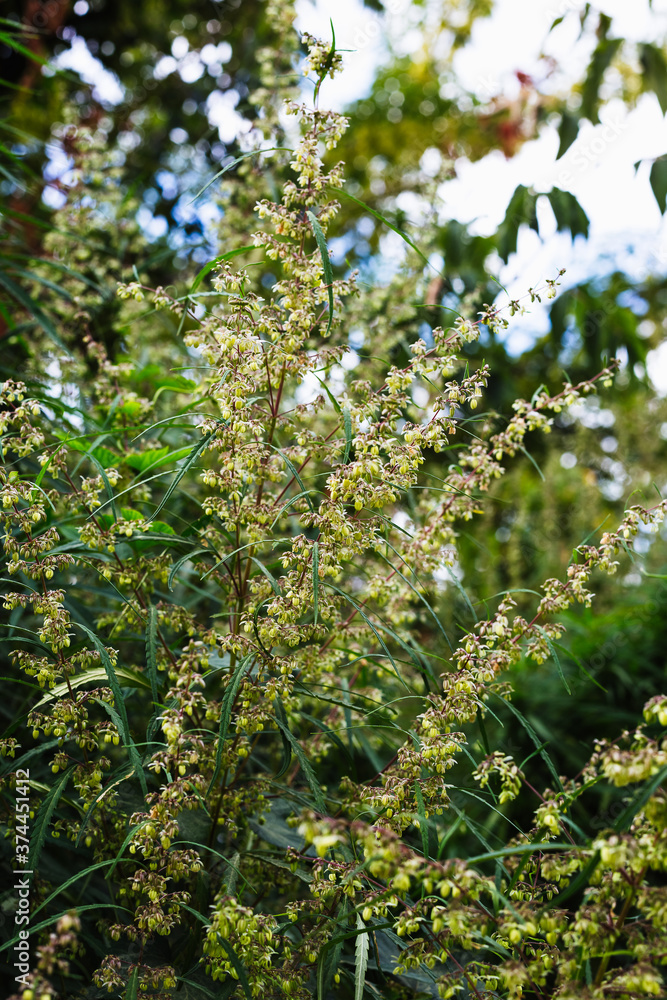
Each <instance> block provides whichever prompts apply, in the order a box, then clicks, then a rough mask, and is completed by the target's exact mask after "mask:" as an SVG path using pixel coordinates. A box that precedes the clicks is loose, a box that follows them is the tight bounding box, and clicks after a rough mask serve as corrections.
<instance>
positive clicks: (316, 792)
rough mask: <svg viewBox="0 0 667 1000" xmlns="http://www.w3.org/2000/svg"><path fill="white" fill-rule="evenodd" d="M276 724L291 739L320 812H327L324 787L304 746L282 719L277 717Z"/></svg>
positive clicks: (290, 741)
mask: <svg viewBox="0 0 667 1000" xmlns="http://www.w3.org/2000/svg"><path fill="white" fill-rule="evenodd" d="M276 724H277V725H278V727H279V728H280V730H281V731H282V733H283V734H284V735H285V738H286V739H287V740H289V743H290V746H291V747H292V750H293V751H294V756H295V757H296V759H297V760H298V762H299V764H300V765H301V770H302V771H303V773H304V775H305V776H306V781H307V782H308V784H309V786H310V790H311V792H312V793H313V798H314V799H315V805H316V807H317V811H318V812H320V813H326V809H327V807H326V803H325V801H324V796H323V795H322V789H321V788H320V786H319V784H318V782H317V778H316V776H315V772H314V771H313V769H312V767H311V765H310V761H309V760H308V758H307V757H306V755H305V753H304V752H303V747H302V746H301V744H300V743H299V741H298V740H297V739H295V737H294V736H293V735H292V733H291V732H290V730H289V728H288V726H286V725H285V724H284V723H282V722H281V721H280V719H278V718H276Z"/></svg>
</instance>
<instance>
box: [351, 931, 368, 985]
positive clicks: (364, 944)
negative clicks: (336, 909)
mask: <svg viewBox="0 0 667 1000" xmlns="http://www.w3.org/2000/svg"><path fill="white" fill-rule="evenodd" d="M357 929H358V930H361V931H364V932H365V933H363V934H359V936H358V937H357V940H356V942H355V945H354V1000H362V998H363V995H364V985H365V983H366V969H367V968H368V932H367V931H366V924H365V923H364V922H363V920H362V919H361V917H360V915H359V914H358V913H357Z"/></svg>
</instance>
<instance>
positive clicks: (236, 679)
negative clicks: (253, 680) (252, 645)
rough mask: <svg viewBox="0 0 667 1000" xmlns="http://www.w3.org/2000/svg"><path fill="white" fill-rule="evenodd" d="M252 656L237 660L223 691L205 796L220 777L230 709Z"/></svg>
mask: <svg viewBox="0 0 667 1000" xmlns="http://www.w3.org/2000/svg"><path fill="white" fill-rule="evenodd" d="M254 655H255V654H254V653H249V654H248V656H245V657H244V658H243V659H242V660H239V662H238V663H237V665H236V668H235V670H234V672H233V674H232V675H231V676H230V678H229V683H228V684H227V688H226V689H225V693H224V696H223V699H222V704H221V706H220V726H219V729H218V746H217V749H216V754H215V766H214V768H213V776H212V778H211V781H210V784H209V786H208V793H207V795H209V794H210V792H211V789H212V788H213V786H214V785H215V783H216V782H217V780H218V777H219V776H220V768H221V762H222V750H223V747H224V744H225V739H226V738H227V730H228V729H229V723H230V721H231V717H232V707H233V705H234V701H235V700H236V695H237V694H238V690H239V688H240V687H241V681H242V680H243V677H244V674H245V671H246V668H247V665H248V663H250V662H251V661H252V660H253V658H254Z"/></svg>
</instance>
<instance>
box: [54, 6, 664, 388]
mask: <svg viewBox="0 0 667 1000" xmlns="http://www.w3.org/2000/svg"><path fill="white" fill-rule="evenodd" d="M439 4H441V0H426V7H427V10H428V7H429V6H430V7H431V9H435V8H436V6H437V5H439ZM583 7H584V2H583V0H497V2H496V5H495V8H494V12H493V14H492V16H491V17H490V18H486V19H481V20H478V21H477V22H476V24H475V27H474V29H473V36H472V39H471V42H470V43H469V44H468V45H467V46H466V47H465V48H464V49H462V50H461V51H460V52H459V53H458V54H457V55H456V56H455V61H454V70H455V73H456V75H457V78H458V79H459V81H460V82H461V85H462V86H463V87H464V88H466V89H468V90H471V91H474V92H475V93H476V94H477V95H478V96H479V97H480V98H482V99H490V98H492V97H494V96H496V95H499V94H505V95H509V96H511V95H512V93H513V91H514V90H515V89H516V87H517V81H516V76H515V71H516V70H522V71H523V72H527V73H533V72H539V70H538V61H537V56H538V53H539V52H540V50H541V49H542V48H543V47H544V46H545V41H546V48H545V51H546V52H547V53H548V54H549V55H552V56H553V57H554V58H555V59H556V60H557V62H558V65H559V71H560V73H561V74H562V77H563V78H564V79H568V78H571V79H576V78H577V77H579V76H580V75H581V72H582V70H583V68H584V67H585V65H586V62H587V58H588V55H589V53H590V49H587V48H586V45H585V44H584V45H581V44H580V45H577V44H575V43H576V36H577V33H578V24H579V19H578V16H577V15H578V14H579V13H580V12H581V10H582V9H583ZM594 7H595V8H596V9H599V10H601V11H603V12H604V13H606V14H608V15H609V16H611V17H612V18H613V23H612V34H620V35H623V36H624V37H627V38H631V39H636V40H646V41H655V40H657V39H660V38H661V37H664V36H665V35H667V0H653V6H652V7H650V6H649V0H598V2H596V3H595V4H594ZM385 8H386V11H387V13H386V15H384V17H380V16H379V15H377V14H375V13H373V12H371V11H369V10H368V9H366V8H365V7H364V6H363V4H362V2H361V0H336V4H335V5H332V4H331V2H330V0H297V11H298V21H297V25H298V27H299V28H300V29H301V30H307V31H310V32H311V33H313V34H315V35H318V36H320V37H325V38H329V37H331V24H330V20H333V25H334V28H335V32H336V45H337V48H338V49H339V50H343V53H344V55H343V59H344V68H345V71H344V72H343V73H342V74H341V75H340V76H338V77H337V78H336V79H335V80H333V81H331V80H327V81H326V83H325V84H324V86H323V88H322V103H323V104H326V105H328V106H329V107H332V108H335V109H337V110H341V109H342V108H344V106H345V105H346V104H347V103H349V102H351V101H353V100H355V99H357V98H359V97H361V96H363V95H364V94H365V93H366V92H368V90H369V89H370V87H371V85H372V82H373V77H374V74H375V72H376V70H377V68H378V66H379V65H380V64H381V63H382V62H383V61H384V60H385V59H387V58H388V47H387V39H389V40H390V43H391V45H392V47H393V49H394V51H396V52H398V53H401V54H403V53H405V54H408V53H410V52H414V51H415V50H417V49H418V48H419V46H420V44H421V42H422V36H421V34H420V31H419V30H418V28H417V23H418V18H421V17H422V16H423V9H422V8H421V7H419V8H418V7H417V6H416V5H414V4H413V3H411V0H385ZM427 17H428V15H427ZM557 17H563V21H562V23H561V24H560V25H559V26H558V28H557V29H556V30H555V31H553V32H552V33H551V34H550V35H549V28H550V26H551V24H552V23H553V21H554V19H555V18H557ZM427 23H428V22H427ZM547 36H548V38H547ZM182 41H185V39H182ZM591 44H592V43H591ZM186 47H187V43H186ZM211 48H212V47H211ZM218 55H219V54H218ZM178 56H180V57H181V59H183V57H185V60H187V54H181V53H178V52H173V50H172V56H168V57H166V59H167V60H168V61H170V66H169V71H171V70H172V69H173V67H171V62H174V57H178ZM163 62H164V60H163ZM57 63H58V65H60V66H62V67H68V68H72V69H75V70H77V71H78V72H79V73H80V74H81V75H82V77H83V78H84V79H85V80H86V81H87V82H89V83H92V84H94V85H95V87H96V90H97V93H98V96H99V97H101V98H103V99H104V100H107V101H109V102H110V103H117V102H118V101H119V100H120V99H121V98H122V92H121V91H120V88H119V85H118V81H117V80H116V78H115V77H114V76H113V74H112V73H109V72H107V71H105V70H104V69H103V68H102V66H101V64H100V63H99V61H98V60H96V59H95V58H94V57H93V56H92V55H91V54H90V52H89V51H88V49H87V48H86V46H85V43H84V42H83V40H82V39H78V38H73V39H72V41H71V48H70V49H68V50H66V51H65V52H64V53H63V54H61V55H60V56H59V57H58V59H57ZM183 65H184V64H183ZM480 67H482V71H481V72H480ZM189 68H190V69H192V67H189ZM164 69H165V72H166V71H167V67H164ZM187 70H188V67H185V69H184V71H187ZM181 75H183V74H182V73H181ZM232 96H233V95H232ZM221 98H224V99H223V100H221V101H219V102H217V104H216V103H215V102H213V103H212V104H211V107H210V109H209V112H210V117H211V119H212V121H213V119H216V118H217V119H219V122H217V121H216V124H219V127H220V131H221V138H223V141H224V140H225V139H227V141H229V139H230V138H231V136H230V134H229V133H230V129H234V128H236V127H237V125H238V121H237V120H238V119H239V116H238V115H236V113H235V111H234V108H233V103H234V102H233V100H232V99H231V97H230V95H229V94H227V95H221ZM602 117H603V121H602V122H601V124H600V125H597V126H592V125H589V126H584V127H583V128H582V129H581V131H580V134H579V137H578V139H577V141H576V142H575V143H574V144H573V145H572V146H571V147H570V149H569V150H568V152H567V153H566V154H565V156H563V157H562V158H561V159H560V160H558V161H557V160H556V155H557V150H558V136H557V132H556V128H555V127H546V128H543V129H542V131H541V134H540V136H539V138H538V139H536V140H535V141H531V142H528V143H526V144H524V145H523V146H522V148H521V149H520V151H519V152H518V153H517V155H516V156H514V157H513V158H511V159H509V160H507V159H505V157H504V155H503V154H502V153H501V152H500V151H495V152H493V153H491V154H489V155H488V156H486V157H485V158H484V159H483V160H480V161H479V162H477V163H470V162H469V161H468V160H467V159H465V158H460V159H459V160H457V164H456V178H455V179H454V180H452V181H449V182H447V183H446V184H444V185H443V186H442V187H441V189H440V192H439V195H440V200H441V204H440V212H441V215H442V217H443V219H446V218H455V219H458V220H459V221H462V222H466V223H471V222H472V223H473V229H474V231H477V232H479V233H490V232H493V231H494V230H495V229H496V227H497V226H498V224H499V222H500V221H501V220H502V219H503V217H504V215H505V211H506V208H507V204H508V202H509V200H510V197H511V195H512V193H513V191H514V190H515V188H516V186H517V185H518V184H525V185H526V186H531V187H533V188H535V189H536V190H537V191H549V190H550V189H551V188H552V187H553V186H558V187H561V188H563V189H564V190H567V191H570V192H572V194H574V195H575V196H576V197H577V199H578V200H579V202H580V203H581V205H582V206H583V208H584V210H585V211H586V213H587V215H588V216H589V219H590V221H591V227H590V234H589V239H588V240H584V239H583V238H578V239H577V240H575V241H574V243H572V241H571V240H570V238H569V236H567V235H566V234H563V233H560V234H556V231H555V230H556V226H555V219H554V218H553V215H552V213H551V210H550V209H549V208H548V207H546V206H545V205H541V206H540V212H539V217H540V231H541V233H542V234H543V235H544V236H545V239H544V240H541V239H540V237H538V235H537V234H536V233H534V232H532V231H531V230H528V229H527V227H524V229H523V230H522V231H521V233H520V235H519V243H518V252H517V254H516V255H514V256H513V257H512V258H510V261H509V263H508V265H507V266H506V267H505V268H504V270H503V271H502V272H501V274H500V280H501V281H502V283H503V284H504V285H505V286H506V287H507V289H508V291H509V292H510V294H511V295H512V296H513V297H518V296H520V295H523V294H525V292H526V290H527V288H528V287H535V286H538V285H540V284H542V283H543V281H544V279H545V278H547V277H553V276H555V274H556V272H557V271H558V270H559V269H560V268H565V269H566V274H565V276H564V279H563V287H566V285H567V284H575V283H576V282H578V281H580V280H582V279H583V278H585V277H587V276H590V275H593V274H595V273H599V272H600V269H601V267H602V268H603V269H604V271H607V270H609V269H610V268H611V267H612V266H621V267H623V268H624V269H625V270H626V271H627V272H628V273H630V274H631V275H633V276H634V277H636V278H637V279H638V280H641V279H642V278H643V277H644V276H645V275H646V274H648V273H653V272H656V271H658V272H662V271H664V270H665V268H667V225H666V224H665V221H664V220H663V218H662V217H661V215H660V212H659V210H658V206H657V204H656V202H655V198H654V197H653V193H652V191H651V189H650V185H649V181H648V172H649V169H650V164H649V163H645V164H643V165H642V166H640V168H639V170H637V171H635V163H636V162H637V161H638V160H650V159H653V158H655V157H657V156H660V155H662V154H664V153H667V124H666V122H665V117H664V116H663V115H662V113H661V110H660V107H659V104H658V101H657V99H656V98H655V97H654V96H653V95H645V96H644V97H643V98H642V99H641V100H640V101H639V104H638V106H637V107H636V108H635V109H633V110H632V111H628V109H627V108H626V107H625V106H624V105H623V104H621V103H620V102H618V103H617V104H613V103H611V104H609V105H607V106H606V107H605V109H604V111H603V115H602ZM223 132H224V135H223ZM603 258H604V261H603ZM610 262H613V264H612V263H610ZM547 329H548V319H547V314H546V310H542V309H539V308H533V310H532V311H531V313H530V314H529V315H527V316H524V317H522V318H519V317H515V318H514V321H513V323H512V326H511V329H510V332H509V334H508V336H509V337H510V340H509V346H510V349H511V350H513V351H515V352H517V353H518V352H519V351H521V350H523V349H524V348H525V347H527V346H528V345H529V344H530V343H531V342H532V340H533V339H534V337H535V336H536V335H540V334H542V333H544V332H546V330H547ZM649 375H650V377H651V379H652V381H653V383H654V385H655V386H656V388H657V389H659V390H660V391H661V392H663V393H665V394H667V343H666V344H665V346H664V347H663V348H658V349H657V350H656V351H653V352H651V354H650V355H649Z"/></svg>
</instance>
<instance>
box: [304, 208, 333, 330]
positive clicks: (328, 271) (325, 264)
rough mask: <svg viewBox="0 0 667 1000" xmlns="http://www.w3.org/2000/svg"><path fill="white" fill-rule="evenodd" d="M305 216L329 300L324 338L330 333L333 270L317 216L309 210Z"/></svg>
mask: <svg viewBox="0 0 667 1000" xmlns="http://www.w3.org/2000/svg"><path fill="white" fill-rule="evenodd" d="M306 214H307V216H308V218H309V219H310V224H311V226H312V227H313V232H314V233H315V241H316V243H317V246H318V247H319V251H320V255H321V257H322V269H323V270H324V277H325V278H326V283H327V296H328V299H329V321H328V323H327V329H326V333H325V337H328V336H329V333H330V332H331V324H332V323H333V314H334V297H333V280H334V276H333V270H332V268H331V259H330V257H329V248H328V247H327V241H326V237H325V235H324V232H323V230H322V227H321V225H320V224H319V222H318V221H317V216H316V215H315V213H314V212H311V211H310V210H308V211H307V213H306Z"/></svg>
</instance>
